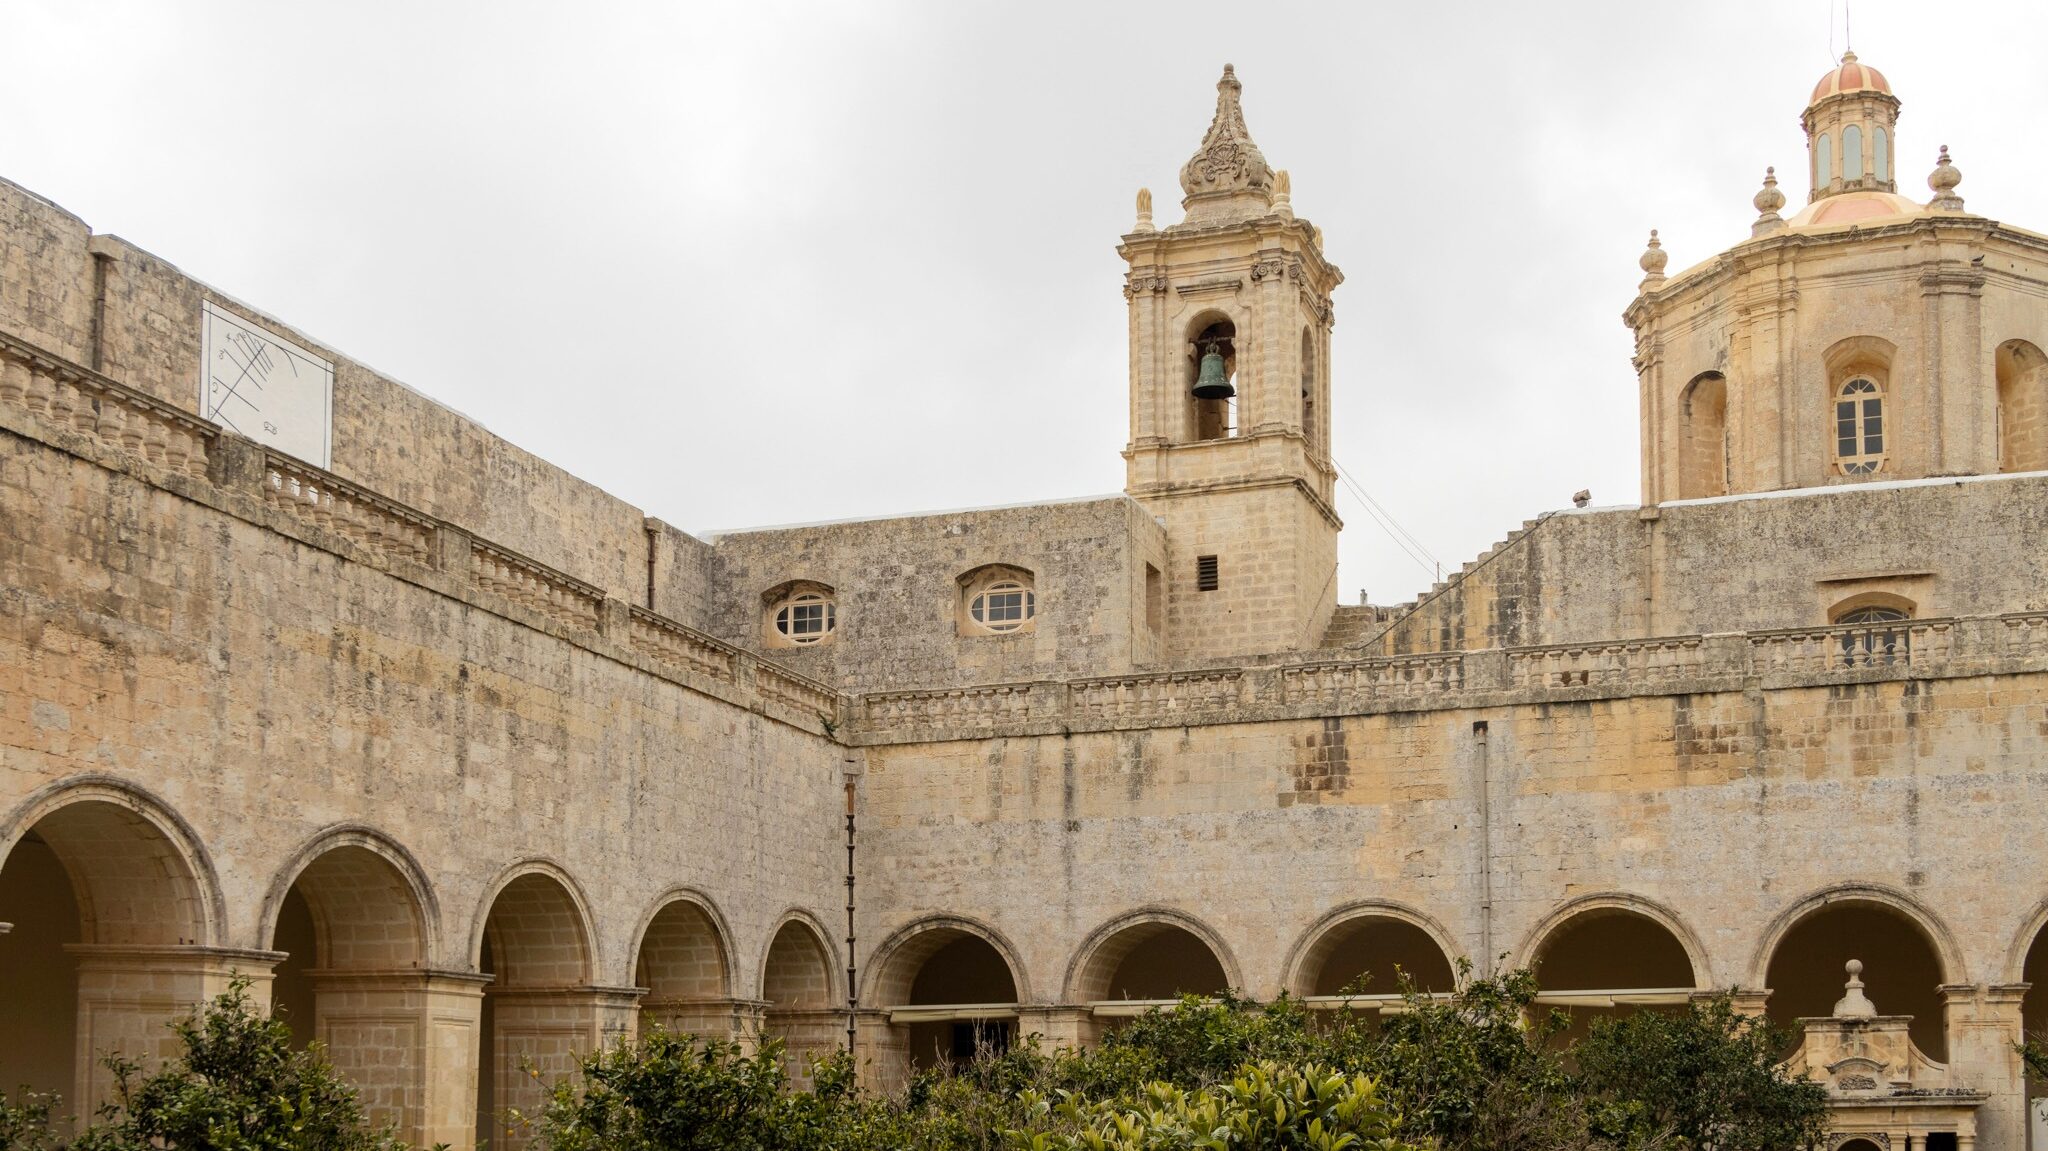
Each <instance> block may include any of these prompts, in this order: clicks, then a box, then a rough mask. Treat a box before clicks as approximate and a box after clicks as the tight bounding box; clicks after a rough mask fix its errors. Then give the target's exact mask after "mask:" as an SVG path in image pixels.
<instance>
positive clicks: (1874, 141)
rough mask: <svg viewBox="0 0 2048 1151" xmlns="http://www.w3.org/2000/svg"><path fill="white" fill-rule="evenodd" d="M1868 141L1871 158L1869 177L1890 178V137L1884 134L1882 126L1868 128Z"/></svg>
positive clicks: (1877, 178)
mask: <svg viewBox="0 0 2048 1151" xmlns="http://www.w3.org/2000/svg"><path fill="white" fill-rule="evenodd" d="M1870 143H1871V148H1872V152H1871V156H1872V159H1871V161H1870V175H1871V178H1873V179H1876V180H1890V179H1891V178H1892V149H1891V137H1890V136H1888V135H1886V134H1885V130H1884V129H1883V128H1882V127H1878V128H1872V129H1871V130H1870Z"/></svg>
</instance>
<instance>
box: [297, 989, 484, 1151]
mask: <svg viewBox="0 0 2048 1151" xmlns="http://www.w3.org/2000/svg"><path fill="white" fill-rule="evenodd" d="M307 974H308V975H309V976H310V978H311V979H312V981H313V996H314V998H313V1033H314V1035H316V1036H317V1037H319V1039H320V1041H321V1042H323V1043H325V1044H326V1045H327V1057H328V1059H329V1060H330V1061H331V1062H332V1063H333V1064H334V1067H335V1069H336V1070H337V1071H340V1072H341V1073H342V1074H343V1075H345V1076H347V1077H348V1079H349V1082H351V1083H354V1084H355V1085H356V1088H357V1090H358V1091H360V1092H361V1097H362V1101H363V1108H364V1110H365V1112H366V1113H367V1114H368V1115H369V1118H370V1120H371V1122H373V1123H377V1124H384V1123H390V1124H393V1125H394V1126H396V1127H397V1129H398V1133H399V1137H400V1138H402V1139H404V1140H405V1141H406V1142H408V1143H411V1144H412V1145H413V1146H415V1147H432V1146H434V1145H435V1144H439V1143H445V1144H447V1145H448V1146H449V1147H451V1148H455V1149H457V1151H467V1149H468V1148H469V1147H470V1146H471V1145H472V1144H473V1143H474V1141H475V1139H476V1077H477V1046H478V1038H477V1033H478V1029H479V1027H480V1019H481V1015H482V1012H483V988H484V984H485V983H487V982H489V980H490V977H489V976H487V975H476V974H471V973H468V972H458V971H421V970H417V969H408V970H402V971H312V972H308V973H307Z"/></svg>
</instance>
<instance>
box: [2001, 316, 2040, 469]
mask: <svg viewBox="0 0 2048 1151" xmlns="http://www.w3.org/2000/svg"><path fill="white" fill-rule="evenodd" d="M1995 369H1996V376H1997V383H1998V470H1999V471H2002V472H2035V471H2043V470H2048V355H2043V354H2042V352H2041V349H2040V348H2037V347H2035V346H2034V345H2033V344H2030V343H2028V342H2027V341H2025V340H2007V341H2006V342H2004V343H2002V344H2000V345H1998V353H1997V356H1996V358H1995Z"/></svg>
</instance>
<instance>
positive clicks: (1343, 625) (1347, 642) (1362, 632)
mask: <svg viewBox="0 0 2048 1151" xmlns="http://www.w3.org/2000/svg"><path fill="white" fill-rule="evenodd" d="M1553 514H1555V513H1552V512H1545V513H1543V514H1542V515H1540V516H1537V517H1536V518H1535V519H1533V520H1523V521H1522V526H1521V527H1519V528H1516V529H1515V530H1514V531H1511V532H1509V533H1508V535H1507V538H1506V539H1504V540H1501V541H1500V542H1499V543H1497V544H1494V545H1493V546H1492V547H1490V548H1487V549H1486V550H1485V551H1484V552H1481V553H1480V554H1479V556H1478V558H1476V559H1473V560H1471V561H1470V562H1468V563H1467V564H1466V565H1465V566H1464V567H1462V568H1459V569H1458V570H1457V571H1455V572H1453V573H1451V574H1450V575H1449V576H1448V577H1446V578H1444V579H1441V580H1438V581H1437V582H1436V583H1435V584H1433V585H1432V586H1431V587H1430V589H1429V590H1428V591H1426V592H1423V593H1422V594H1421V595H1418V596H1416V597H1415V602H1413V603H1405V604H1393V605H1390V606H1381V605H1379V604H1351V605H1342V604H1340V605H1338V607H1337V610H1336V613H1335V614H1334V615H1332V616H1331V617H1330V626H1329V627H1328V628H1325V629H1324V631H1323V642H1322V643H1321V644H1320V645H1319V646H1320V647H1321V648H1324V649H1332V648H1347V647H1356V646H1358V645H1359V644H1361V643H1364V642H1365V641H1366V640H1368V639H1372V638H1374V637H1376V636H1378V635H1381V634H1383V633H1384V632H1385V631H1386V630H1387V629H1388V628H1390V627H1392V626H1393V625H1395V624H1397V623H1399V622H1400V621H1401V620H1403V619H1405V618H1407V617H1408V615H1410V614H1411V613H1413V612H1415V611H1417V610H1419V609H1420V608H1421V607H1422V606H1423V605H1424V604H1427V603H1428V602H1429V601H1431V600H1433V599H1435V598H1436V597H1438V596H1440V595H1442V594H1444V593H1445V592H1447V591H1449V590H1450V589H1452V588H1454V587H1457V586H1458V585H1459V584H1460V583H1463V582H1464V580H1465V577H1466V576H1469V575H1471V574H1472V573H1473V572H1475V571H1478V570H1479V569H1480V568H1482V567H1485V566H1486V565H1487V564H1488V563H1489V562H1491V561H1492V559H1493V558H1494V557H1495V556H1497V555H1499V554H1501V553H1502V552H1504V551H1506V550H1508V549H1509V548H1511V547H1514V546H1515V545H1516V544H1518V543H1520V542H1522V540H1523V538H1524V537H1526V536H1527V535H1528V534H1529V533H1530V532H1532V531H1535V530H1536V528H1537V526H1538V525H1539V524H1541V523H1542V522H1543V521H1544V520H1547V519H1549V518H1550V517H1551V516H1552V515H1553Z"/></svg>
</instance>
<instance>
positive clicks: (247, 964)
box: [64, 943, 284, 1118]
mask: <svg viewBox="0 0 2048 1151" xmlns="http://www.w3.org/2000/svg"><path fill="white" fill-rule="evenodd" d="M64 950H65V951H67V952H69V953H70V955H71V957H72V959H73V960H74V961H75V962H76V963H77V965H78V1058H77V1061H76V1078H75V1079H74V1080H73V1087H72V1093H71V1097H70V1100H69V1101H70V1102H71V1103H72V1104H73V1105H74V1106H75V1107H76V1108H77V1114H78V1115H79V1116H80V1117H81V1118H83V1117H88V1116H91V1115H92V1114H93V1113H94V1112H95V1111H96V1110H98V1108H99V1106H100V1104H102V1103H105V1102H107V1100H108V1099H109V1098H110V1097H111V1095H112V1091H113V1083H114V1078H113V1075H112V1074H111V1073H109V1072H108V1071H107V1069H106V1066H105V1065H104V1063H103V1062H102V1057H103V1056H105V1055H108V1054H119V1055H121V1056H123V1057H125V1058H128V1059H133V1060H136V1061H137V1062H140V1063H142V1064H143V1065H144V1067H145V1068H149V1069H154V1068H155V1067H156V1066H158V1065H160V1064H161V1063H162V1062H163V1061H164V1060H166V1059H169V1058H172V1057H174V1056H176V1055H178V1054H179V1053H180V1046H179V1043H178V1038H177V1036H176V1035H174V1034H172V1032H171V1028H170V1024H171V1023H173V1022H175V1021H176V1020H178V1019H181V1018H183V1017H185V1016H187V1015H190V1014H192V1013H193V1012H194V1011H195V1010H196V1009H198V1008H199V1007H200V1006H201V1005H202V1004H204V1003H205V1002H206V1001H207V1000H209V999H212V998H213V997H214V996H216V995H219V994H220V993H221V992H223V991H225V990H227V987H228V984H229V982H230V981H231V980H233V979H234V978H235V977H236V976H237V975H240V976H244V977H246V978H247V979H248V980H249V998H250V1001H251V1002H252V1003H253V1004H254V1006H255V1008H256V1010H257V1011H259V1012H261V1013H263V1014H265V1015H267V1014H269V1012H270V979H271V972H272V970H273V969H274V968H275V967H276V966H277V964H278V963H279V961H281V960H283V959H284V953H283V952H281V951H239V950H231V949H228V948H222V947H196V946H154V945H148V944H140V945H127V944H97V943H73V944H68V945H66V947H65V949H64Z"/></svg>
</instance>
